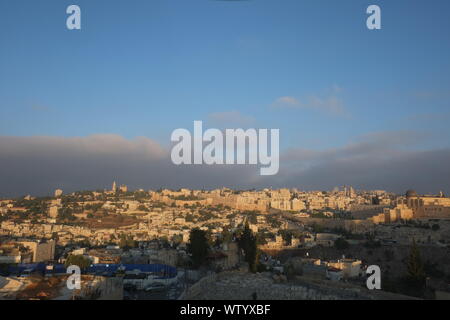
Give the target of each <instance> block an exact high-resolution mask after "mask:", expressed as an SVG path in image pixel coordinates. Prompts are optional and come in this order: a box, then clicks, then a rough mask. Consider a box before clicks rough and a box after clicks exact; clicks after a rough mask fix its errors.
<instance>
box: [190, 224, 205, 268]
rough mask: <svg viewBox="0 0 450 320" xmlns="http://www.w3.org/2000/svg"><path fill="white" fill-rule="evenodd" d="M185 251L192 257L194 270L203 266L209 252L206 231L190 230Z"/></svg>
mask: <svg viewBox="0 0 450 320" xmlns="http://www.w3.org/2000/svg"><path fill="white" fill-rule="evenodd" d="M187 250H188V252H189V253H190V254H191V255H192V262H193V265H194V267H195V268H198V267H200V266H201V265H203V264H204V263H205V262H206V258H207V256H208V252H209V244H208V237H207V235H206V231H204V230H200V229H198V228H195V229H192V230H191V233H190V235H189V242H188V244H187Z"/></svg>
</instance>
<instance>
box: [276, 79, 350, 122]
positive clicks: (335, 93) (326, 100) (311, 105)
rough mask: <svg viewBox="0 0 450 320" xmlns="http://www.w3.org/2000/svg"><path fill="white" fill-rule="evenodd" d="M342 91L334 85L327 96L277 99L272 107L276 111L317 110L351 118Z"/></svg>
mask: <svg viewBox="0 0 450 320" xmlns="http://www.w3.org/2000/svg"><path fill="white" fill-rule="evenodd" d="M341 91H342V89H341V88H340V87H339V86H337V85H334V86H332V87H331V89H330V90H329V92H328V93H327V94H323V95H310V96H306V97H302V98H297V97H293V96H284V97H279V98H277V99H275V101H274V102H273V103H272V107H273V108H276V109H302V110H308V109H309V110H316V111H320V112H323V113H325V114H328V115H334V116H345V117H348V116H350V113H349V112H348V110H347V109H346V108H345V106H344V102H343V101H342V99H341V98H340V96H339V94H340V93H341Z"/></svg>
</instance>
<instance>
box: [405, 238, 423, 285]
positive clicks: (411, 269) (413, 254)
mask: <svg viewBox="0 0 450 320" xmlns="http://www.w3.org/2000/svg"><path fill="white" fill-rule="evenodd" d="M406 267H407V270H408V278H410V279H412V280H415V281H419V282H421V281H424V280H425V272H424V266H423V262H422V258H421V257H420V251H419V248H418V247H417V244H416V241H415V240H414V239H413V242H412V245H411V251H410V253H409V257H408V261H407V263H406Z"/></svg>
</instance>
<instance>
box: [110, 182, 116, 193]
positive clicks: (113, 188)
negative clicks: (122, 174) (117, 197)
mask: <svg viewBox="0 0 450 320" xmlns="http://www.w3.org/2000/svg"><path fill="white" fill-rule="evenodd" d="M111 191H112V192H114V193H116V191H117V186H116V182H115V181H114V182H113V185H112V190H111Z"/></svg>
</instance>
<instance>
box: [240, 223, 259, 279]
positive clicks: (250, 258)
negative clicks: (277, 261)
mask: <svg viewBox="0 0 450 320" xmlns="http://www.w3.org/2000/svg"><path fill="white" fill-rule="evenodd" d="M238 243H239V247H240V248H241V249H242V250H244V258H245V261H246V262H247V263H248V266H249V271H250V272H253V273H255V272H256V271H257V267H258V244H257V239H256V236H255V235H254V234H253V232H252V230H250V227H249V225H248V221H246V222H245V227H244V231H243V232H242V235H241V237H240V238H239V241H238Z"/></svg>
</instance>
